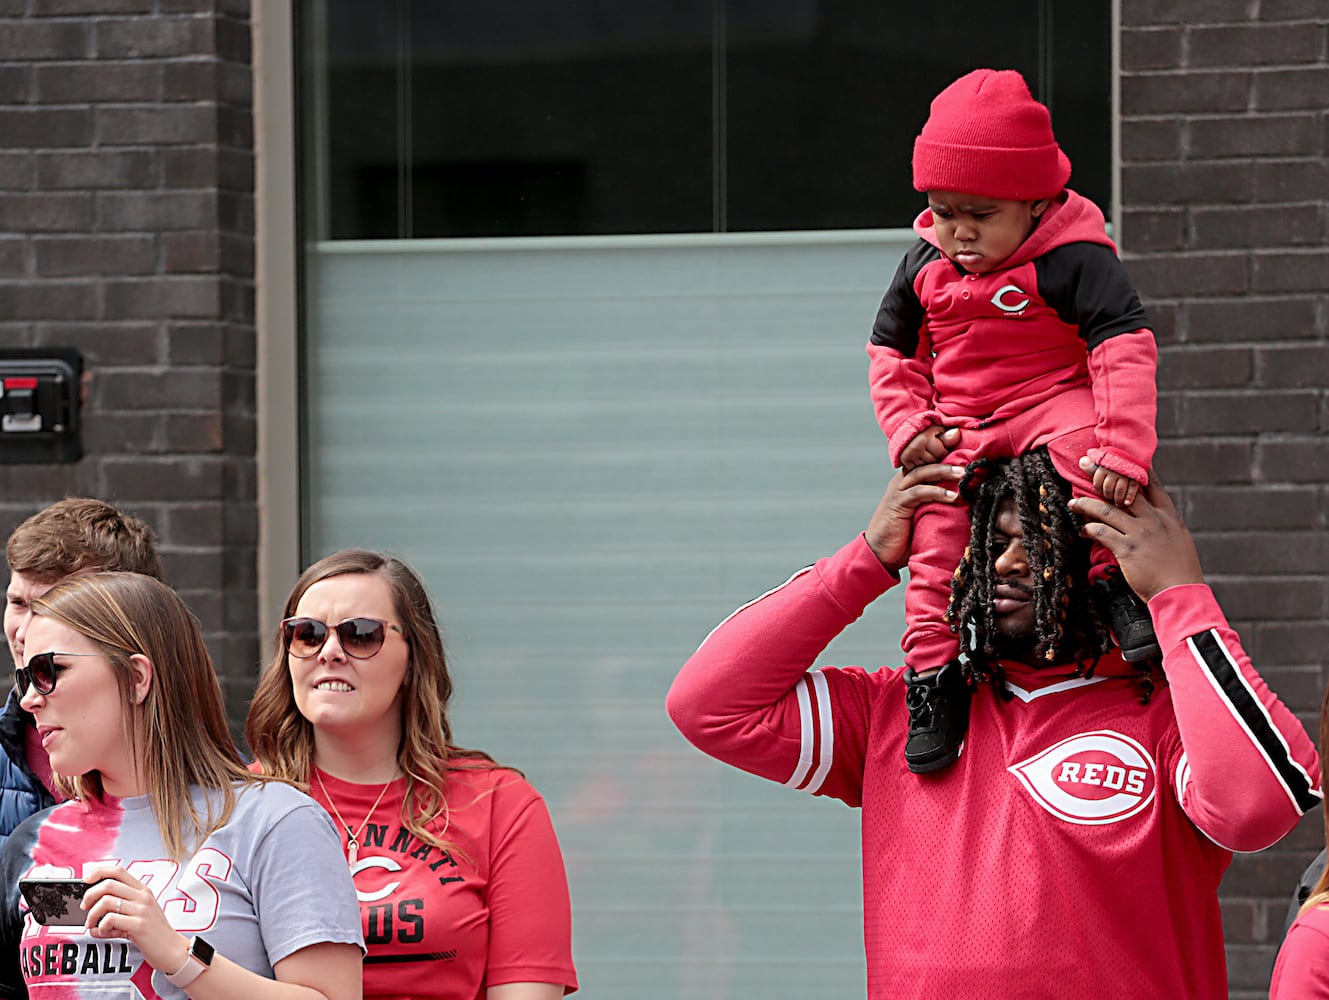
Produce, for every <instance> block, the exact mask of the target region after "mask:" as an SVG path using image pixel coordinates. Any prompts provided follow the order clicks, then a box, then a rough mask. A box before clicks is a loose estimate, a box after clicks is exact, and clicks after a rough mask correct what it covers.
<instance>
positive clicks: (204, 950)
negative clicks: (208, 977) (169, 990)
mask: <svg viewBox="0 0 1329 1000" xmlns="http://www.w3.org/2000/svg"><path fill="white" fill-rule="evenodd" d="M212 956H213V950H212V945H210V944H208V942H206V941H204V940H203V939H202V938H201V937H198V936H197V935H195V936H194V937H192V938H190V939H189V954H188V955H187V956H185V964H184V965H182V966H180V968H178V969H176V970H175V971H174V972H168V973H166V981H167V982H169V983H170V984H171V985H172V986H175V987H178V988H179V989H184V988H185V987H186V986H188V985H189V984H190V983H192V982H193V981H194V980H195V979H197V978H198V977H199V976H201V975H203V973H205V972H207V971H208V966H210V965H211V964H212Z"/></svg>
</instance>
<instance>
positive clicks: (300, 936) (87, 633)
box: [0, 573, 363, 1000]
mask: <svg viewBox="0 0 1329 1000" xmlns="http://www.w3.org/2000/svg"><path fill="white" fill-rule="evenodd" d="M32 615H33V617H32V619H31V621H30V622H29V623H28V625H27V635H26V639H25V643H24V665H23V666H22V667H20V668H19V669H18V671H17V673H16V678H15V681H16V685H15V686H16V688H17V689H18V692H19V694H20V695H21V697H20V702H21V704H22V706H23V708H24V709H25V710H26V711H28V712H30V713H32V715H33V717H34V719H35V720H36V725H37V732H38V733H39V734H40V737H41V741H42V745H43V747H44V748H45V749H46V751H47V753H48V754H49V755H50V760H51V767H52V768H53V770H54V771H55V774H56V782H57V784H58V785H59V787H60V789H61V791H62V792H64V793H65V795H66V796H67V798H66V801H64V802H62V803H61V804H59V805H57V806H54V807H53V808H51V809H48V810H46V811H44V812H41V813H38V814H36V815H34V816H32V817H30V818H29V819H28V820H26V821H25V822H24V823H22V824H21V825H20V826H19V827H18V828H17V829H16V830H15V831H14V833H13V835H12V836H11V837H10V838H9V840H8V842H7V843H6V844H5V848H4V851H3V853H2V854H0V892H2V893H3V899H2V900H0V903H2V907H3V908H2V909H0V994H3V995H6V996H25V995H34V996H36V995H40V996H42V997H46V998H52V1000H59V998H66V997H68V998H75V997H91V996H98V997H107V996H112V995H123V996H130V995H135V996H143V997H155V996H161V997H178V996H181V995H182V991H183V993H184V994H188V995H189V996H191V997H193V998H195V1000H221V998H223V997H235V996H244V997H246V998H247V1000H283V998H290V1000H358V998H359V997H360V996H361V990H360V976H359V972H360V964H361V956H362V952H363V948H362V935H361V931H360V920H359V912H358V908H357V906H356V901H355V890H354V886H353V885H352V883H351V880H350V878H349V877H348V876H347V874H346V872H345V869H344V868H342V866H341V864H340V861H341V851H340V845H339V844H338V841H337V836H336V832H335V830H334V829H333V827H332V825H331V824H330V823H329V822H328V820H327V816H326V814H325V812H324V811H323V810H322V809H320V808H319V806H318V804H317V803H316V802H314V801H312V800H311V799H310V798H309V797H308V796H306V795H304V794H302V793H301V792H300V791H298V790H297V789H296V788H294V787H292V786H291V785H290V784H288V783H285V782H281V781H278V780H275V779H272V778H270V777H268V776H262V775H255V774H252V773H250V772H249V770H247V769H246V767H245V765H244V762H243V761H242V759H241V758H240V755H239V754H238V753H237V752H236V749H235V745H234V744H233V743H232V741H231V737H230V733H229V732H228V730H227V727H226V717H225V712H224V709H223V703H222V693H221V687H220V685H219V684H218V681H217V676H216V674H215V672H214V671H213V667H212V661H211V660H210V658H209V657H208V652H207V649H206V648H205V647H204V644H203V636H202V634H201V632H200V630H199V625H198V622H197V620H196V619H195V618H194V616H193V615H192V614H191V613H190V612H189V610H188V609H187V608H186V607H185V605H184V603H183V602H182V601H181V600H180V598H179V597H178V596H176V594H175V592H174V591H172V590H171V589H170V588H169V587H167V586H165V585H164V584H162V583H160V582H158V581H156V580H154V579H151V578H150V577H146V576H141V575H139V574H136V573H95V574H91V575H87V576H79V577H74V578H72V579H70V580H68V581H66V582H64V583H60V584H58V585H56V586H55V587H53V588H51V589H50V590H49V591H47V592H46V593H45V594H44V595H42V596H41V597H40V598H38V599H36V600H34V601H33V602H32ZM47 877H64V878H66V879H75V880H78V879H81V880H82V882H83V883H84V884H85V885H86V888H85V889H83V890H82V902H81V904H80V906H81V910H82V913H80V912H79V911H78V910H72V911H71V912H72V913H73V920H74V923H75V926H58V925H57V924H55V923H46V922H45V921H46V920H47V919H48V918H49V917H50V916H51V914H50V913H48V912H47V906H46V905H45V904H46V902H47V901H48V898H49V897H47V896H44V895H43V894H42V890H40V889H38V890H34V889H32V888H31V887H30V886H28V887H27V888H28V892H27V893H26V895H25V896H24V897H22V898H21V897H20V893H21V891H22V888H23V887H22V886H21V883H26V882H27V881H28V880H30V879H34V878H47ZM76 888H81V887H76ZM48 891H49V890H48Z"/></svg>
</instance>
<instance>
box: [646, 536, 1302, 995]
mask: <svg viewBox="0 0 1329 1000" xmlns="http://www.w3.org/2000/svg"><path fill="white" fill-rule="evenodd" d="M895 582H897V580H896V578H895V577H894V576H893V575H892V574H891V573H889V572H888V571H887V570H885V569H884V568H883V567H882V566H881V563H880V562H879V561H878V560H877V558H876V556H875V555H874V554H873V553H872V550H871V549H870V548H869V547H868V545H867V542H866V541H865V540H864V539H863V538H862V537H861V536H860V538H859V539H857V540H855V541H854V542H852V543H851V544H849V545H847V546H846V547H845V548H844V549H842V550H841V551H840V552H839V553H837V554H836V555H835V556H832V557H830V558H827V559H823V560H821V561H819V562H818V563H817V564H816V565H815V566H812V567H809V568H808V569H806V570H803V571H802V572H800V573H799V574H797V575H796V576H794V577H793V578H792V579H791V580H789V581H788V582H787V583H786V584H784V585H783V586H781V587H779V588H777V589H776V590H774V591H772V592H770V593H768V594H766V595H764V596H762V597H761V598H759V599H757V600H756V601H754V602H752V603H750V604H748V605H746V606H745V607H743V608H741V609H740V610H739V611H737V612H735V613H734V614H733V615H732V616H730V618H729V619H727V620H726V621H725V622H724V623H722V624H721V625H720V626H719V627H718V628H717V629H716V630H715V631H714V632H712V633H711V635H710V636H709V637H708V638H707V639H706V641H705V642H704V643H703V644H702V646H701V648H700V649H699V650H698V651H697V652H696V653H695V654H694V655H693V656H692V658H691V659H689V661H688V662H687V664H686V665H685V666H684V667H683V669H682V671H681V672H680V673H679V676H678V678H677V679H676V680H675V682H674V685H673V688H672V690H671V691H670V695H669V711H670V714H671V715H672V717H673V718H674V721H675V722H676V724H677V725H678V727H679V729H680V730H682V732H683V733H684V735H685V736H687V738H688V739H689V740H691V741H692V742H693V743H694V744H695V745H696V746H698V747H699V748H700V749H702V750H704V751H705V752H706V753H708V754H711V755H712V756H714V757H717V758H719V759H721V760H723V761H726V762H727V763H730V764H733V765H735V766H736V767H740V768H742V769H744V770H747V771H750V772H752V773H753V774H757V775H760V776H762V777H765V778H769V779H771V780H773V781H779V782H783V783H785V784H788V785H790V786H792V787H794V788H799V789H802V790H804V791H808V792H811V793H813V794H815V795H828V796H833V797H835V798H838V799H841V800H843V801H844V802H846V803H848V804H850V805H852V806H861V807H862V810H863V818H862V827H863V872H864V876H863V877H864V885H863V905H864V924H865V926H864V937H865V943H866V949H867V967H868V996H869V997H870V998H874V1000H875V998H880V1000H886V998H891V1000H899V998H920V1000H922V998H928V1000H935V998H936V997H948V998H963V997H982V998H983V1000H1005V998H1015V997H1028V996H1046V995H1049V993H1050V992H1052V991H1055V994H1056V995H1057V996H1058V997H1060V998H1063V1000H1102V998H1104V997H1144V996H1148V997H1190V998H1213V1000H1219V998H1226V997H1227V977H1226V972H1225V961H1224V950H1223V929H1222V924H1221V921H1220V916H1219V906H1218V898H1217V889H1218V883H1219V880H1220V878H1221V877H1222V875H1223V872H1224V870H1225V869H1226V868H1227V866H1228V863H1229V861H1230V860H1231V852H1233V851H1257V850H1261V849H1263V848H1265V847H1268V846H1269V845H1271V844H1273V843H1274V842H1275V841H1277V840H1278V839H1279V838H1281V837H1282V836H1283V835H1284V834H1286V833H1287V832H1288V831H1289V830H1291V829H1292V827H1293V826H1294V825H1295V823H1296V822H1297V819H1298V818H1299V817H1300V816H1301V814H1302V813H1303V812H1305V811H1306V810H1307V809H1310V808H1312V807H1313V806H1315V805H1316V804H1317V803H1318V802H1319V800H1320V797H1321V793H1320V788H1319V780H1318V775H1319V764H1318V759H1317V755H1316V752H1315V748H1314V747H1313V746H1312V744H1311V742H1310V740H1309V739H1308V738H1307V736H1306V733H1305V731H1304V729H1303V728H1302V726H1301V724H1300V723H1299V722H1298V721H1297V720H1296V719H1295V717H1293V716H1292V714H1291V713H1290V712H1289V711H1288V710H1287V709H1286V708H1285V707H1284V706H1283V705H1282V703H1281V702H1279V700H1278V699H1277V698H1276V697H1275V696H1274V694H1273V693H1272V692H1271V691H1269V689H1268V688H1267V687H1266V686H1265V684H1264V682H1263V681H1262V680H1261V678H1260V676H1259V675H1258V674H1257V673H1256V672H1255V670H1254V669H1253V668H1252V666H1251V664H1250V661H1249V660H1248V659H1247V657H1246V654H1245V652H1244V651H1243V650H1242V648H1241V645H1240V643H1239V642H1238V639H1237V636H1236V635H1235V633H1233V631H1232V630H1231V629H1230V628H1229V627H1228V625H1227V622H1226V620H1225V618H1224V616H1223V614H1222V612H1221V611H1220V609H1219V607H1218V605H1217V603H1216V602H1215V600H1214V598H1213V595H1212V593H1211V592H1210V590H1209V588H1208V587H1206V586H1204V585H1189V586H1181V587H1174V588H1171V589H1169V590H1166V591H1164V592H1163V593H1161V594H1159V595H1158V596H1156V597H1155V598H1154V599H1153V601H1151V602H1150V612H1151V613H1152V615H1153V619H1154V623H1155V627H1156V630H1157V633H1158V637H1159V641H1160V643H1161V645H1162V648H1163V650H1164V661H1163V671H1164V673H1165V674H1166V679H1164V678H1157V684H1158V686H1157V689H1156V690H1155V691H1154V693H1153V696H1152V698H1151V699H1150V701H1149V703H1148V704H1147V705H1141V704H1140V695H1141V688H1140V684H1139V680H1138V674H1137V672H1136V670H1135V668H1134V667H1133V666H1130V665H1127V664H1126V663H1124V662H1123V661H1122V660H1121V659H1120V657H1119V656H1118V655H1117V654H1116V653H1115V652H1113V653H1111V654H1107V655H1105V656H1103V657H1102V658H1101V660H1100V661H1099V664H1098V666H1097V668H1096V669H1095V670H1094V671H1093V672H1092V674H1091V676H1089V677H1083V676H1075V673H1076V668H1075V665H1074V664H1071V665H1066V666H1054V667H1050V668H1046V669H1042V670H1035V669H1032V668H1030V667H1028V666H1024V665H1022V664H1019V663H1007V664H1005V669H1006V671H1007V676H1008V691H1007V693H1008V694H1009V695H1010V697H1009V699H1006V698H1003V697H1001V696H1000V695H998V694H997V693H995V692H994V691H993V690H992V688H991V687H990V686H984V687H982V688H980V689H979V690H978V691H977V692H975V694H974V699H973V706H972V713H971V717H970V723H969V732H968V736H967V739H966V743H965V747H964V751H963V753H962V754H961V756H960V759H959V760H958V761H957V762H956V763H955V764H954V765H953V766H952V767H950V768H948V769H946V770H945V771H942V772H939V773H937V774H933V775H922V776H920V775H913V774H910V773H909V772H908V770H907V769H906V766H905V761H904V746H903V744H904V741H905V738H906V733H907V731H908V718H907V716H908V713H907V711H906V708H905V700H904V683H903V678H902V675H901V673H900V672H898V671H894V670H878V671H876V672H868V671H865V670H863V669H861V668H858V667H845V668H830V667H828V668H823V669H820V670H815V671H812V672H811V673H809V672H807V668H808V667H809V665H810V664H812V663H813V661H814V658H815V657H816V656H818V655H819V653H820V652H821V650H822V649H824V648H825V647H826V645H827V644H828V643H829V642H830V641H831V640H832V639H833V638H834V637H835V636H836V635H838V634H839V633H840V632H841V631H842V630H843V629H844V628H845V627H847V626H848V625H849V624H850V623H852V622H853V621H854V620H856V619H857V618H858V617H859V616H860V615H861V614H862V613H863V611H864V609H865V608H866V607H867V606H868V604H870V603H871V602H872V601H873V600H875V599H876V598H877V597H878V596H880V595H881V594H882V593H883V592H884V591H885V590H886V589H887V588H888V587H890V586H891V585H892V584H894V583H895Z"/></svg>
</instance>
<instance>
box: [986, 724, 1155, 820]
mask: <svg viewBox="0 0 1329 1000" xmlns="http://www.w3.org/2000/svg"><path fill="white" fill-rule="evenodd" d="M1007 770H1009V771H1010V772H1011V773H1012V774H1013V775H1015V776H1016V777H1017V778H1019V779H1020V783H1021V784H1022V785H1024V787H1025V789H1026V790H1027V791H1028V792H1029V794H1030V795H1032V796H1033V797H1034V801H1035V802H1037V803H1038V804H1039V805H1040V806H1042V807H1043V808H1044V809H1046V810H1047V811H1048V812H1050V813H1051V814H1052V815H1053V816H1056V817H1057V818H1058V819H1064V820H1065V821H1066V822H1068V823H1081V824H1084V825H1087V826H1097V825H1100V824H1103V823H1118V822H1120V821H1121V820H1124V819H1129V818H1130V817H1132V816H1134V815H1135V814H1136V813H1138V812H1139V811H1140V810H1141V809H1143V808H1144V807H1145V806H1147V805H1149V803H1150V802H1152V801H1153V799H1154V791H1155V788H1156V787H1157V783H1158V782H1157V776H1156V770H1155V768H1154V762H1153V760H1151V759H1150V757H1149V754H1148V753H1147V752H1146V751H1145V749H1144V747H1142V746H1140V744H1138V743H1136V742H1135V741H1134V740H1133V739H1131V738H1130V737H1129V736H1123V735H1121V733H1114V732H1111V731H1110V730H1106V729H1103V730H1098V731H1097V732H1092V733H1080V734H1079V735H1077V736H1072V737H1070V738H1069V739H1064V740H1062V741H1061V742H1060V743H1057V744H1054V745H1053V746H1050V747H1048V748H1047V749H1046V750H1044V751H1043V752H1042V753H1038V754H1035V755H1034V756H1032V757H1030V758H1029V759H1028V760H1023V761H1021V762H1020V763H1018V764H1013V765H1011V766H1010V767H1009V768H1007Z"/></svg>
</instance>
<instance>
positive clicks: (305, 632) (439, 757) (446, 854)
mask: <svg viewBox="0 0 1329 1000" xmlns="http://www.w3.org/2000/svg"><path fill="white" fill-rule="evenodd" d="M284 613H285V618H284V620H283V621H282V625H281V632H280V634H279V635H278V637H277V643H276V646H275V648H274V651H273V657H272V660H271V662H270V663H269V664H268V667H267V669H266V670H265V671H264V673H263V676H262V678H261V679H260V681H259V685H258V690H257V691H256V693H255V695H254V700H253V702H252V704H251V706H250V711H249V718H248V721H247V722H246V724H245V735H246V737H247V738H248V741H249V745H250V747H251V748H252V749H253V751H254V754H255V757H256V759H257V764H258V766H260V767H261V768H262V769H263V771H264V773H266V774H271V775H275V776H277V777H280V778H285V779H288V780H292V781H295V782H298V783H300V784H301V785H302V786H304V787H307V788H308V789H309V792H310V794H311V795H313V796H314V798H315V799H317V800H318V801H319V802H321V803H322V804H323V805H324V806H325V807H326V808H327V810H328V812H329V813H330V814H331V816H332V817H333V820H334V822H335V823H336V825H337V827H338V829H339V830H340V831H341V835H342V839H343V846H344V849H345V863H346V864H347V865H348V866H349V868H350V871H351V873H352V875H353V876H354V878H355V884H356V889H357V891H358V893H359V896H360V905H361V911H362V917H363V921H364V924H363V926H364V932H365V943H366V945H367V947H368V950H369V953H368V957H367V958H366V959H365V967H364V992H365V996H366V997H386V996H392V997H404V996H409V997H412V998H415V1000H555V998H558V997H562V996H563V995H564V994H565V993H571V992H572V991H574V990H575V989H576V988H577V978H576V972H575V970H574V968H573V964H572V940H571V938H572V930H571V906H570V903H569V898H568V886H567V876H566V873H565V870H564V867H563V858H562V854H561V853H560V851H559V847H558V840H557V838H556V837H555V835H554V829H553V825H552V823H551V821H550V818H549V812H548V810H547V809H546V807H545V803H544V800H543V799H542V798H541V797H540V795H539V794H538V793H537V792H536V791H535V789H534V788H532V787H531V785H530V784H529V783H528V782H527V781H526V780H525V778H523V777H522V776H521V774H519V773H518V772H516V771H513V770H511V769H508V768H503V767H500V766H499V765H497V764H495V763H494V761H493V760H492V759H491V758H490V757H489V756H488V755H487V754H484V753H481V752H479V751H476V750H464V749H461V748H459V747H457V746H455V745H453V742H452V729H451V726H450V723H449V719H448V711H447V710H448V702H449V700H450V699H451V697H452V679H451V677H450V675H449V673H448V664H447V660H446V658H445V656H444V653H443V642H442V638H441V636H440V634H439V628H438V624H437V621H436V619H435V617H434V612H433V608H432V606H431V602H430V600H429V596H428V594H427V593H426V591H425V589H424V585H423V584H422V583H421V582H420V579H419V577H418V576H416V574H415V573H414V572H413V571H412V570H411V569H410V568H409V567H408V566H406V565H405V564H404V563H402V562H400V561H399V560H397V559H393V558H391V557H388V556H384V555H381V554H379V553H376V552H367V551H363V550H354V549H353V550H346V551H343V552H338V553H335V554H333V555H330V556H328V557H326V558H324V559H321V560H319V561H318V562H317V563H315V564H314V565H312V566H311V567H309V569H307V570H305V572H304V574H303V575H302V576H301V577H300V579H299V580H297V581H296V584H295V587H294V589H293V590H292V591H291V594H290V597H289V598H287V601H286V608H285V612H284Z"/></svg>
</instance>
